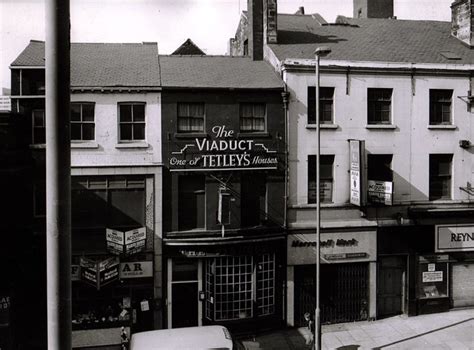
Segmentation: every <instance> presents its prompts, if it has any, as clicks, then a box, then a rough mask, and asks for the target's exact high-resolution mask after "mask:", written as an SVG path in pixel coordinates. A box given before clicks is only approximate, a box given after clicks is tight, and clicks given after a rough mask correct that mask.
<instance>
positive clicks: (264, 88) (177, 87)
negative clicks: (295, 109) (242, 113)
mask: <svg viewBox="0 0 474 350" xmlns="http://www.w3.org/2000/svg"><path fill="white" fill-rule="evenodd" d="M196 89H199V90H202V89H207V90H229V91H233V90H275V91H276V90H284V89H285V87H284V85H282V86H280V87H217V86H162V91H165V90H196Z"/></svg>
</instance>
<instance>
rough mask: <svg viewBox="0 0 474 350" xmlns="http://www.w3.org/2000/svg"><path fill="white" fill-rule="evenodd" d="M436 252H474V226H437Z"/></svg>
mask: <svg viewBox="0 0 474 350" xmlns="http://www.w3.org/2000/svg"><path fill="white" fill-rule="evenodd" d="M435 251H436V252H460V251H474V224H465V225H436V226H435Z"/></svg>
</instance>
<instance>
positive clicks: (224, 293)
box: [205, 253, 276, 321]
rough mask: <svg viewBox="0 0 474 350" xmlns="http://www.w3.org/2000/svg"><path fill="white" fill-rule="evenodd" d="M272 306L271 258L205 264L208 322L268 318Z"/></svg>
mask: <svg viewBox="0 0 474 350" xmlns="http://www.w3.org/2000/svg"><path fill="white" fill-rule="evenodd" d="M275 305H276V302H275V254H271V253H267V254H262V255H259V256H256V257H253V256H250V255H243V256H228V257H221V258H215V259H212V260H211V259H210V260H207V262H206V312H205V315H206V317H207V318H208V319H210V320H213V321H228V320H238V319H245V318H252V317H253V316H254V315H257V316H266V315H271V314H274V313H275Z"/></svg>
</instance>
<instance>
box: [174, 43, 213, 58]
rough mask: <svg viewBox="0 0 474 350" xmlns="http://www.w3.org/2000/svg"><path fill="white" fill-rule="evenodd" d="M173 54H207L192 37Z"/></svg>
mask: <svg viewBox="0 0 474 350" xmlns="http://www.w3.org/2000/svg"><path fill="white" fill-rule="evenodd" d="M172 55H205V53H204V51H202V50H201V49H200V48H199V46H197V45H196V44H195V43H194V42H193V41H192V40H191V39H187V40H186V41H185V42H184V43H182V44H181V46H180V47H178V48H177V49H176V50H175V51H174V52H173V53H172Z"/></svg>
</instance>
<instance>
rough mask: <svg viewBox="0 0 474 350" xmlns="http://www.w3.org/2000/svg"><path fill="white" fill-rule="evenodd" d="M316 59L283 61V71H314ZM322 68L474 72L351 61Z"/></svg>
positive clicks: (442, 66) (323, 62) (450, 66)
mask: <svg viewBox="0 0 474 350" xmlns="http://www.w3.org/2000/svg"><path fill="white" fill-rule="evenodd" d="M315 65H316V60H315V59H298V58H296V59H294V58H287V59H285V60H283V61H282V68H281V69H282V70H286V71H290V70H307V69H308V68H311V69H313V70H314V66H315ZM320 66H321V67H322V68H323V67H328V68H334V69H337V68H340V69H344V70H346V69H347V68H355V69H378V70H401V71H404V70H406V71H413V70H433V71H457V72H470V71H473V70H474V64H449V63H447V64H443V63H413V62H376V61H350V60H328V59H321V61H320Z"/></svg>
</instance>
